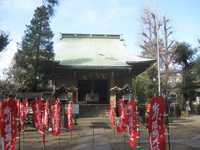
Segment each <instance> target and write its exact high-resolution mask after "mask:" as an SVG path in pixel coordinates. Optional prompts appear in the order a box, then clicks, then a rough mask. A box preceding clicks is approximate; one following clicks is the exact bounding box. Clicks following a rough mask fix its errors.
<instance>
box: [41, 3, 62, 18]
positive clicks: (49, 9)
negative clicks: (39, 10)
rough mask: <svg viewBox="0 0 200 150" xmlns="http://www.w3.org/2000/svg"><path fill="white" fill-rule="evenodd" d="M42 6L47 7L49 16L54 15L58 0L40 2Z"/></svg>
mask: <svg viewBox="0 0 200 150" xmlns="http://www.w3.org/2000/svg"><path fill="white" fill-rule="evenodd" d="M42 1H43V3H44V5H45V6H47V8H48V11H49V14H50V16H53V15H54V11H55V10H54V7H55V6H56V5H58V1H59V0H42Z"/></svg>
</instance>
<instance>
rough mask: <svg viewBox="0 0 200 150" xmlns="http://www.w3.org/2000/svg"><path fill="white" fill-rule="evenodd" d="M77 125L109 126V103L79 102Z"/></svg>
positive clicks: (86, 126)
mask: <svg viewBox="0 0 200 150" xmlns="http://www.w3.org/2000/svg"><path fill="white" fill-rule="evenodd" d="M77 125H78V127H79V128H110V127H111V125H110V120H109V105H108V104H107V105H106V104H80V105H79V115H78V118H77Z"/></svg>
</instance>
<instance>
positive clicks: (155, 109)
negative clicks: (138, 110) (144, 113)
mask: <svg viewBox="0 0 200 150" xmlns="http://www.w3.org/2000/svg"><path fill="white" fill-rule="evenodd" d="M164 111H165V103H164V98H163V97H162V96H156V97H153V98H152V99H151V101H150V114H149V124H148V128H149V149H150V150H157V149H162V150H166V143H165V135H164V133H165V129H164V125H163V115H164Z"/></svg>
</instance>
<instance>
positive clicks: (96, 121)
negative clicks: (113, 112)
mask: <svg viewBox="0 0 200 150" xmlns="http://www.w3.org/2000/svg"><path fill="white" fill-rule="evenodd" d="M77 126H78V128H80V129H85V128H111V125H110V120H109V118H94V117H93V118H79V119H77Z"/></svg>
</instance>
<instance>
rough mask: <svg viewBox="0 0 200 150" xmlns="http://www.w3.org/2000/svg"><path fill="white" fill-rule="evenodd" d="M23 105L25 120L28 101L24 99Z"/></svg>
mask: <svg viewBox="0 0 200 150" xmlns="http://www.w3.org/2000/svg"><path fill="white" fill-rule="evenodd" d="M23 104H24V118H25V119H27V111H28V100H26V99H24V100H23Z"/></svg>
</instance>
